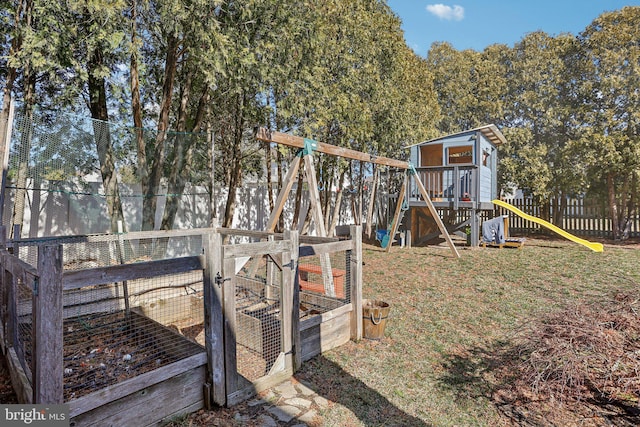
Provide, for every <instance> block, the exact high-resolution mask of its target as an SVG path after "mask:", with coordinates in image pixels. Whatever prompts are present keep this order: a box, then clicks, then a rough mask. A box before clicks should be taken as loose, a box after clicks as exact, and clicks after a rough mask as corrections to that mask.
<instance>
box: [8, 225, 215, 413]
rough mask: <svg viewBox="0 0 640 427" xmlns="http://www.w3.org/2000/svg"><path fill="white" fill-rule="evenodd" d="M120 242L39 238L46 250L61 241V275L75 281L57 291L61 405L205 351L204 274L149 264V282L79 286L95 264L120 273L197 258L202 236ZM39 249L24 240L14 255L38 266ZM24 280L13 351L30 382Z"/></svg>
mask: <svg viewBox="0 0 640 427" xmlns="http://www.w3.org/2000/svg"><path fill="white" fill-rule="evenodd" d="M187 234H189V233H187ZM125 237H126V236H122V235H101V236H86V237H72V238H60V239H43V241H46V244H48V245H50V244H52V243H54V242H55V243H64V249H63V254H64V256H63V268H64V272H65V273H73V274H75V276H73V277H76V278H77V277H79V279H74V280H75V282H73V285H72V286H67V287H66V288H65V289H64V290H63V292H62V299H63V308H62V309H63V313H62V316H63V319H64V322H63V323H64V324H63V331H62V336H63V358H64V361H63V372H64V378H63V387H64V392H63V393H64V399H65V401H69V400H72V399H75V398H78V397H81V396H84V395H87V394H89V393H92V392H96V391H98V390H100V389H102V388H105V387H108V386H110V385H113V384H116V383H119V382H121V381H124V380H126V379H128V378H132V377H135V376H137V375H140V374H143V373H146V372H150V371H153V370H155V369H161V368H162V367H164V366H167V365H169V364H171V363H174V362H177V361H179V360H182V359H184V358H187V357H190V356H192V355H195V354H198V353H202V352H204V344H205V340H204V300H203V270H201V269H199V267H195V268H196V269H195V270H194V269H193V268H194V267H188V268H187V267H185V268H180V269H179V270H180V272H174V273H169V274H163V275H159V276H156V274H152V273H155V272H154V271H153V267H151V266H149V267H148V268H149V269H150V270H149V271H150V273H149V274H148V275H145V274H141V276H142V277H146V278H139V279H135V280H127V281H121V282H115V283H113V282H106V283H100V282H99V280H98V281H96V280H95V279H94V280H93V281H92V282H90V284H88V285H83V284H82V280H83V279H82V277H83V276H82V274H77V273H82V272H85V271H86V272H89V271H91V269H95V268H97V267H100V268H101V269H105V270H101V271H105V272H108V271H109V268H110V267H117V268H120V269H122V266H121V265H122V264H124V265H125V268H126V266H131V268H134V267H141V266H142V267H144V266H145V265H149V264H145V263H144V261H155V260H164V259H169V258H175V257H177V256H178V257H185V258H184V262H187V260H189V259H193V256H196V255H199V254H201V253H202V235H201V234H195V233H192V235H185V236H180V235H177V234H167V236H166V237H163V238H146V239H127V240H125ZM39 244H43V242H42V241H28V242H21V246H14V250H15V252H16V253H17V254H19V256H20V258H22V259H23V260H25V261H27V262H28V263H30V264H32V265H36V264H37V253H38V245H39ZM189 257H190V258H189ZM178 261H180V260H178ZM141 263H142V264H141ZM188 265H191V264H188ZM193 265H199V264H193ZM118 271H121V270H118ZM87 274H89V275H90V276H91V275H92V273H87ZM105 274H107V273H105ZM94 276H95V275H94ZM153 276H155V277H153ZM29 277H30V276H29V275H28V274H23V275H21V276H20V277H17V278H16V279H15V280H14V282H15V285H14V286H15V289H16V290H15V299H16V303H15V307H16V308H15V309H14V311H15V315H13V316H12V318H13V319H16V320H14V321H13V322H14V323H13V325H14V326H13V330H14V333H13V336H14V342H15V345H14V346H15V347H16V353H17V354H18V357H19V359H20V360H21V361H22V362H23V369H24V370H25V372H26V373H27V377H28V378H30V374H29V372H33V369H34V367H33V366H32V363H33V362H32V361H33V355H32V348H33V343H34V337H33V330H34V329H33V326H32V316H31V313H32V312H33V309H32V296H33V288H34V286H35V281H34V280H33V279H31V281H29ZM92 277H93V276H92ZM100 277H103V276H100ZM12 279H13V278H12ZM78 281H80V282H78ZM5 282H6V280H5ZM96 283H97V284H96ZM59 286H63V284H62V283H59Z"/></svg>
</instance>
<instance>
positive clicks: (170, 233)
mask: <svg viewBox="0 0 640 427" xmlns="http://www.w3.org/2000/svg"><path fill="white" fill-rule="evenodd" d="M214 231H215V229H213V228H192V229H183V230H150V231H131V232H128V233H124V234H122V235H117V234H81V235H76V236H64V237H59V236H58V237H56V236H53V237H34V238H27V239H20V246H39V245H46V244H64V243H97V242H115V241H117V240H118V239H120V238H122V239H123V240H141V239H162V238H165V239H166V238H170V237H188V236H199V235H204V234H207V233H211V232H214ZM10 242H12V243H15V242H14V241H10Z"/></svg>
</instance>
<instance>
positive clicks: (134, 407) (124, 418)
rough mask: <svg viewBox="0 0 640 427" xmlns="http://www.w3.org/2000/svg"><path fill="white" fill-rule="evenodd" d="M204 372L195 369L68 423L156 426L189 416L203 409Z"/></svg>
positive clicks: (112, 401) (113, 401)
mask: <svg viewBox="0 0 640 427" xmlns="http://www.w3.org/2000/svg"><path fill="white" fill-rule="evenodd" d="M205 371H206V368H205V366H198V367H195V368H192V369H189V370H187V371H185V372H181V373H179V374H178V375H175V376H173V377H171V378H168V379H166V380H165V381H162V382H159V383H157V384H153V385H150V386H149V387H146V388H144V389H141V390H138V391H135V392H133V393H131V394H130V395H128V396H123V397H121V398H120V399H117V400H111V401H105V402H103V405H101V406H99V407H97V408H95V409H93V410H91V411H88V412H85V413H82V414H78V415H76V416H75V417H73V418H72V419H71V423H72V425H77V426H87V427H90V426H91V427H92V426H96V427H101V426H133V425H136V426H146V425H152V424H155V425H157V424H158V423H159V422H161V421H166V420H167V419H168V418H170V417H172V416H175V415H178V414H182V413H188V412H187V409H190V410H193V408H194V407H195V410H197V409H200V408H202V407H203V406H204V405H203V403H204V402H203V399H202V383H203V381H204V378H205Z"/></svg>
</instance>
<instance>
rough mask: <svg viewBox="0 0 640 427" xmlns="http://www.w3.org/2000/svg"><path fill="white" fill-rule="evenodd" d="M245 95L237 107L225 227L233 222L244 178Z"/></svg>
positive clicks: (239, 97)
mask: <svg viewBox="0 0 640 427" xmlns="http://www.w3.org/2000/svg"><path fill="white" fill-rule="evenodd" d="M244 103H245V99H244V95H238V104H237V109H236V117H235V123H234V130H233V141H232V144H233V147H232V150H231V153H232V154H231V158H230V159H228V161H229V162H230V163H231V171H230V176H229V194H228V196H227V203H226V205H225V207H224V223H223V227H231V225H232V224H233V215H234V213H235V209H236V190H237V189H238V187H239V186H240V181H241V179H242V150H241V148H242V135H243V131H244V118H243V117H242V116H243V111H244Z"/></svg>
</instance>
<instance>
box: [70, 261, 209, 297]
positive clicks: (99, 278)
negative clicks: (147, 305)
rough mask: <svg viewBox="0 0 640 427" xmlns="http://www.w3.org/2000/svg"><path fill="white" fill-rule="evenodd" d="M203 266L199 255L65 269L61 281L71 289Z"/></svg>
mask: <svg viewBox="0 0 640 427" xmlns="http://www.w3.org/2000/svg"><path fill="white" fill-rule="evenodd" d="M203 268H204V266H203V260H202V258H201V257H200V256H190V257H182V258H172V259H162V260H157V261H145V262H136V263H133V264H122V265H112V266H109V267H97V268H87V269H84V270H74V271H66V272H64V274H63V283H64V290H71V289H78V288H83V287H85V286H94V285H102V284H105V283H115V282H122V281H125V280H135V279H142V278H152V277H158V276H165V275H168V274H177V273H185V272H188V271H193V270H202V269H203Z"/></svg>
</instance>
